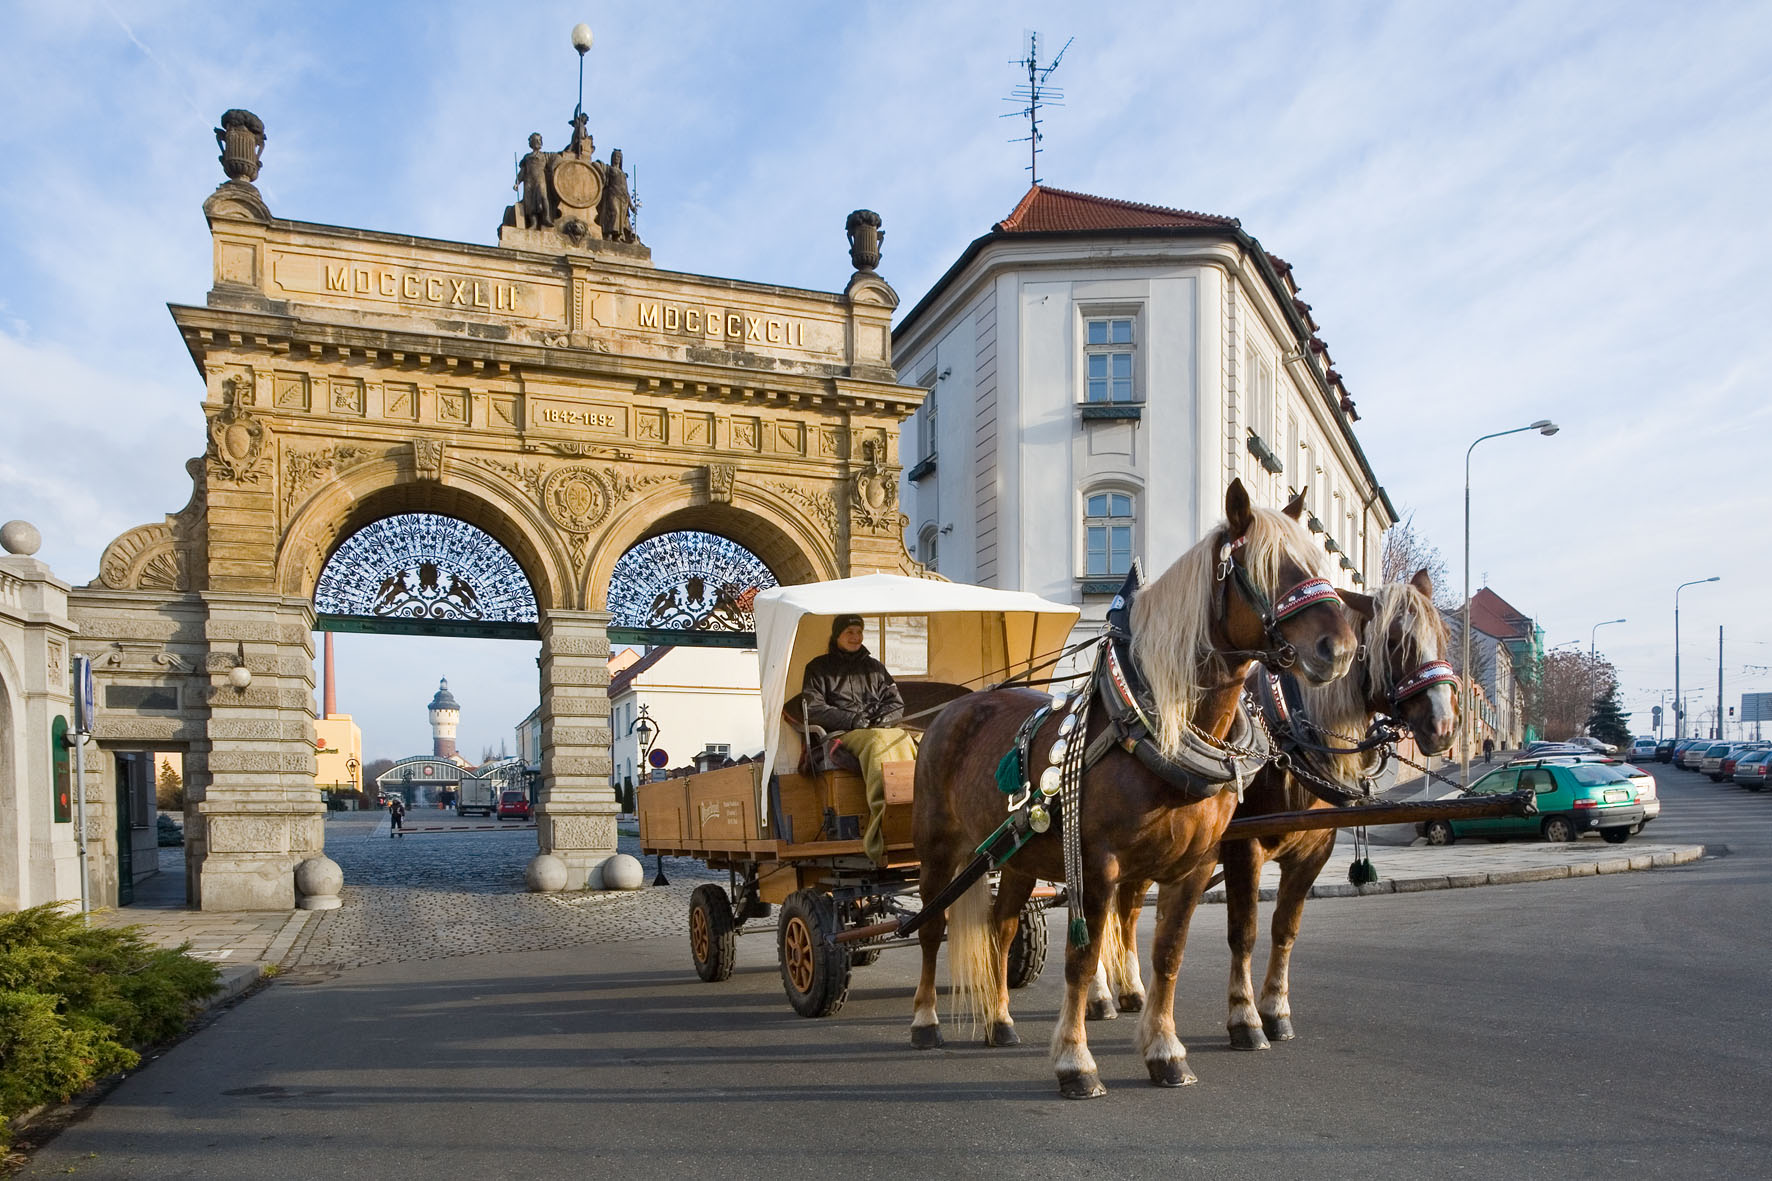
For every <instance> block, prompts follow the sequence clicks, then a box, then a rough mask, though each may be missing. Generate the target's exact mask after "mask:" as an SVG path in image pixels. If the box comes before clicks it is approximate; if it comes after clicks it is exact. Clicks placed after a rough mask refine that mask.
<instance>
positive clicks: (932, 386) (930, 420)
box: [917, 369, 936, 459]
mask: <svg viewBox="0 0 1772 1181" xmlns="http://www.w3.org/2000/svg"><path fill="white" fill-rule="evenodd" d="M917 384H918V385H919V386H922V387H923V388H924V389H926V390H928V391H929V392H928V393H927V394H924V395H923V405H922V406H921V407H919V408H918V410H917V458H918V459H930V458H932V457H933V456H934V455H935V390H936V381H935V370H934V369H931V370H930V371H929V372H928V373H926V374H924V375H923V376H922V377H920V378H918V379H917Z"/></svg>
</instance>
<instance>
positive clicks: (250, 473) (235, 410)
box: [209, 378, 267, 484]
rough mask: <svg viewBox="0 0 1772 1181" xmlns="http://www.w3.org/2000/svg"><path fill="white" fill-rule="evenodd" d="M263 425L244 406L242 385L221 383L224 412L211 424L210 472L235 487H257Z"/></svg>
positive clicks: (211, 421)
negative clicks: (242, 403) (242, 485)
mask: <svg viewBox="0 0 1772 1181" xmlns="http://www.w3.org/2000/svg"><path fill="white" fill-rule="evenodd" d="M266 434H267V431H266V430H265V425H264V423H262V422H260V421H259V420H258V416H257V415H256V414H254V413H253V412H252V411H251V410H248V409H246V408H245V407H243V406H242V405H241V398H240V387H239V383H238V382H237V381H235V380H233V379H231V378H230V379H229V380H227V381H224V382H222V412H221V413H220V414H218V415H216V416H215V417H214V418H212V419H210V420H209V462H210V468H211V470H212V471H213V472H214V473H215V474H216V475H217V476H219V477H220V478H221V479H223V480H227V481H228V482H230V483H233V484H256V483H258V480H259V477H260V476H261V475H262V474H263V472H262V470H261V463H260V461H261V460H262V459H263V458H264V455H265V437H266Z"/></svg>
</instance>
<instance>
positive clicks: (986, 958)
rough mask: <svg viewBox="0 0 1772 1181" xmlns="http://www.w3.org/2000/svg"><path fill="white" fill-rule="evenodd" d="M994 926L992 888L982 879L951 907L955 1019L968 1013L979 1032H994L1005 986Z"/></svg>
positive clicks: (950, 951) (950, 974)
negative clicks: (994, 1024) (1000, 977)
mask: <svg viewBox="0 0 1772 1181" xmlns="http://www.w3.org/2000/svg"><path fill="white" fill-rule="evenodd" d="M994 932H995V927H994V925H993V924H992V922H991V887H990V880H989V879H988V878H982V877H981V878H979V879H978V881H976V882H974V883H973V884H972V888H971V889H969V890H967V891H966V892H965V893H964V894H962V895H960V897H959V898H958V899H957V900H956V901H955V902H954V904H953V905H952V906H950V907H948V980H949V983H950V984H951V985H952V989H953V991H952V994H951V1000H952V1003H953V1016H952V1019H953V1021H954V1023H955V1024H956V1025H957V1024H959V1021H960V1015H961V1013H962V1012H963V1013H965V1015H966V1016H967V1018H968V1019H969V1020H970V1021H971V1024H972V1028H973V1029H974V1030H975V1031H976V1030H977V1029H979V1028H980V1027H983V1028H986V1029H988V1028H990V1021H991V1017H992V1016H993V1014H994V1012H995V1010H996V1005H997V998H998V996H999V994H1000V993H1001V991H1002V986H1003V982H1002V981H1001V980H1000V979H998V958H997V939H996V935H995V933H994Z"/></svg>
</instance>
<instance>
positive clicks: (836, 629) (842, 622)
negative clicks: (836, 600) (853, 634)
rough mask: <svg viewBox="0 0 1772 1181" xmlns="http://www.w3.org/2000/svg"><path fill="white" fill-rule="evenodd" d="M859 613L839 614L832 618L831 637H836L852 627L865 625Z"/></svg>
mask: <svg viewBox="0 0 1772 1181" xmlns="http://www.w3.org/2000/svg"><path fill="white" fill-rule="evenodd" d="M865 626H866V624H865V623H864V622H863V621H862V618H861V616H859V615H839V616H837V617H836V618H835V619H833V620H831V639H833V640H834V639H836V638H837V637H838V636H840V635H842V634H843V633H844V632H846V631H848V630H849V629H850V628H852V627H865Z"/></svg>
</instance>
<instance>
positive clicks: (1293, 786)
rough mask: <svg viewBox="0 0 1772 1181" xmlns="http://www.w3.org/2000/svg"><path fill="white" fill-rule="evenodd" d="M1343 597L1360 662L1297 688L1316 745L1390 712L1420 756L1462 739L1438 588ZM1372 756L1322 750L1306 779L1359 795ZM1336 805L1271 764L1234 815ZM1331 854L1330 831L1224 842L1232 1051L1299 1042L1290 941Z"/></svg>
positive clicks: (1417, 584) (1335, 742)
mask: <svg viewBox="0 0 1772 1181" xmlns="http://www.w3.org/2000/svg"><path fill="white" fill-rule="evenodd" d="M1342 597H1343V598H1345V599H1346V600H1348V603H1349V605H1350V606H1351V607H1353V609H1354V611H1355V612H1356V613H1357V614H1358V615H1359V616H1360V617H1361V620H1362V626H1361V647H1362V649H1363V652H1364V659H1363V660H1361V661H1359V662H1358V663H1357V664H1356V666H1355V668H1354V671H1353V672H1351V673H1349V674H1348V675H1347V676H1346V677H1344V678H1342V679H1341V680H1339V681H1336V682H1335V683H1334V684H1331V685H1325V686H1322V687H1321V688H1306V689H1304V690H1303V692H1302V698H1303V704H1304V710H1305V713H1306V715H1307V716H1308V717H1309V719H1310V720H1311V722H1313V723H1314V724H1315V725H1316V726H1317V728H1318V729H1319V730H1320V731H1321V732H1322V733H1323V734H1324V736H1325V737H1326V738H1327V741H1326V742H1325V743H1324V744H1323V745H1326V746H1331V747H1335V748H1340V749H1342V750H1345V749H1346V748H1349V747H1351V746H1353V745H1354V742H1355V740H1358V739H1359V738H1360V737H1361V736H1363V735H1364V734H1365V733H1366V731H1367V727H1369V726H1370V725H1371V724H1372V723H1373V721H1375V720H1376V719H1378V718H1379V717H1381V716H1389V717H1394V718H1396V719H1397V720H1398V721H1401V722H1403V723H1404V724H1406V725H1407V726H1408V727H1409V729H1410V731H1411V732H1412V733H1413V734H1414V735H1415V741H1416V744H1417V745H1418V746H1419V747H1420V748H1421V750H1422V751H1423V752H1424V753H1426V754H1438V753H1440V752H1441V751H1443V750H1445V749H1446V748H1447V747H1449V746H1451V745H1452V739H1453V737H1454V735H1456V734H1457V732H1458V707H1457V702H1456V697H1457V694H1456V693H1455V692H1454V690H1453V685H1452V668H1451V666H1450V665H1449V664H1446V663H1445V661H1446V652H1447V650H1448V647H1449V645H1448V643H1447V637H1446V627H1445V625H1444V624H1443V623H1442V622H1441V620H1440V613H1439V612H1438V611H1437V610H1435V608H1434V584H1433V582H1432V580H1431V579H1430V578H1429V577H1428V573H1427V571H1426V570H1420V571H1417V572H1416V574H1415V577H1414V578H1412V579H1410V580H1409V581H1408V582H1394V583H1390V584H1389V585H1387V586H1383V587H1380V588H1379V590H1378V592H1377V594H1375V595H1373V596H1371V597H1367V596H1365V595H1356V594H1351V593H1348V592H1343V596H1342ZM1371 757H1372V756H1368V755H1365V754H1354V753H1339V754H1318V755H1316V757H1315V758H1312V759H1311V760H1310V762H1309V764H1308V765H1307V766H1306V767H1305V768H1304V769H1303V773H1304V774H1315V775H1318V776H1321V777H1323V778H1327V779H1329V780H1330V781H1331V782H1332V783H1333V784H1336V785H1338V786H1339V787H1341V788H1342V789H1343V790H1344V791H1346V792H1347V793H1348V794H1350V795H1352V794H1356V793H1358V791H1359V783H1360V778H1361V776H1362V775H1364V774H1368V773H1370V771H1371V764H1370V762H1369V761H1368V760H1369V758H1371ZM1333 806H1334V805H1333V804H1332V803H1330V802H1328V801H1326V800H1324V799H1322V798H1320V795H1319V794H1318V793H1313V792H1312V791H1311V790H1310V789H1309V787H1308V786H1307V785H1306V783H1305V782H1304V781H1303V780H1302V779H1301V777H1300V775H1299V774H1294V773H1293V772H1292V771H1289V770H1282V769H1281V768H1280V767H1279V766H1277V765H1272V764H1270V765H1269V766H1268V767H1267V768H1266V769H1264V770H1263V771H1262V772H1261V773H1260V774H1259V775H1257V776H1256V779H1255V786H1254V787H1253V788H1252V789H1250V791H1249V792H1248V793H1247V794H1246V795H1245V796H1244V797H1243V802H1242V804H1241V805H1240V806H1239V807H1238V808H1237V812H1236V815H1237V818H1239V819H1240V818H1242V817H1245V816H1265V815H1268V814H1271V813H1274V812H1297V811H1303V810H1305V809H1308V808H1329V807H1333ZM1334 848H1335V830H1334V829H1332V828H1330V829H1317V830H1314V831H1306V832H1293V833H1287V834H1286V835H1284V836H1274V837H1261V838H1258V839H1253V840H1244V841H1225V842H1224V843H1222V844H1221V845H1220V846H1219V857H1220V859H1221V860H1222V861H1223V862H1224V898H1225V909H1226V911H1227V912H1228V913H1227V920H1228V923H1229V928H1230V945H1231V980H1230V1021H1229V1025H1230V1036H1231V1047H1232V1048H1233V1049H1238V1050H1265V1049H1268V1048H1269V1041H1268V1039H1270V1038H1272V1039H1273V1040H1274V1041H1290V1040H1292V1038H1293V1037H1295V1036H1296V1034H1295V1033H1294V1031H1293V1027H1292V1006H1291V1000H1290V977H1291V964H1292V945H1293V943H1294V942H1295V941H1296V940H1297V938H1298V927H1299V922H1300V920H1301V919H1302V918H1303V916H1304V900H1305V897H1306V895H1308V894H1309V893H1310V888H1311V884H1312V883H1314V882H1315V881H1316V880H1317V875H1318V874H1319V873H1320V872H1322V869H1323V866H1324V865H1325V864H1326V863H1327V862H1328V860H1329V855H1330V853H1331V852H1332V851H1333V850H1334ZM1269 861H1277V862H1279V863H1280V889H1279V894H1278V896H1277V899H1276V901H1275V903H1274V920H1273V928H1272V946H1271V948H1270V950H1269V952H1268V961H1267V977H1266V979H1265V980H1263V982H1262V986H1261V999H1260V1001H1259V1002H1257V1001H1256V1000H1255V998H1254V996H1253V995H1252V991H1253V988H1252V983H1251V976H1250V961H1251V960H1252V958H1253V956H1254V952H1255V940H1256V902H1257V898H1258V896H1259V890H1260V883H1261V867H1262V866H1263V865H1264V864H1265V863H1266V862H1269Z"/></svg>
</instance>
